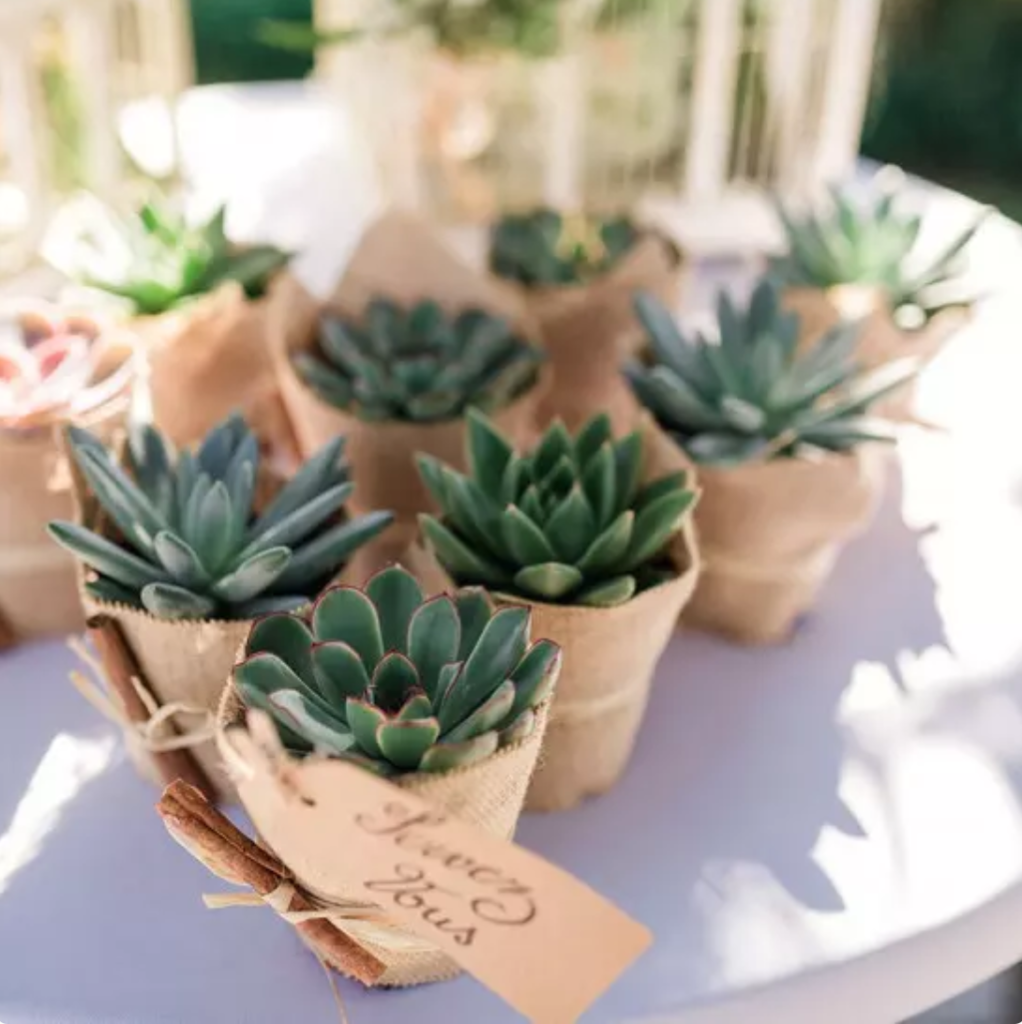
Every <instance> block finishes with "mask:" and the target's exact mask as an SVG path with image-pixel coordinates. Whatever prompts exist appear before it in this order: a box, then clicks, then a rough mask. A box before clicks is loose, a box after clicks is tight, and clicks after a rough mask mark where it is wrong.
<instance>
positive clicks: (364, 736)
mask: <svg viewBox="0 0 1022 1024" xmlns="http://www.w3.org/2000/svg"><path fill="white" fill-rule="evenodd" d="M344 710H345V717H346V718H347V720H348V727H349V728H350V729H351V731H352V733H353V734H354V736H355V740H356V742H357V743H358V745H359V746H360V747H361V748H362V750H364V751H365V752H366V753H367V754H368V755H369V756H370V757H374V758H382V757H383V751H382V750H380V744H379V741H378V740H377V736H378V735H379V730H380V726H382V725H386V723H387V716H386V715H385V714H384V713H383V712H382V711H381V710H380V709H379V708H378V707H376V706H375V705H373V704H370V703H369V701H367V700H358V699H356V698H354V697H349V698H348V701H347V703H346V704H345V709H344Z"/></svg>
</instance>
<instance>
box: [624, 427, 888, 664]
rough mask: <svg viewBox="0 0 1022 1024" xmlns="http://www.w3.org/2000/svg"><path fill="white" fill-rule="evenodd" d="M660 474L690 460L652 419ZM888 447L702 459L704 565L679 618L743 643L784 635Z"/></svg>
mask: <svg viewBox="0 0 1022 1024" xmlns="http://www.w3.org/2000/svg"><path fill="white" fill-rule="evenodd" d="M644 429H645V435H646V442H647V452H648V457H649V458H650V460H651V463H652V464H653V465H654V466H656V467H657V469H658V472H660V473H667V472H671V471H673V470H676V469H681V468H686V467H688V466H691V462H690V461H689V460H688V458H687V457H686V456H685V454H684V453H683V452H682V451H681V450H680V449H679V448H678V447H677V445H675V444H674V442H673V441H672V440H671V439H670V438H669V437H667V436H666V435H665V434H664V433H663V432H662V431H660V430H659V428H657V427H656V426H655V425H654V424H652V423H650V422H649V421H647V422H646V424H645V428H644ZM887 456H888V453H887V451H886V450H885V449H884V448H883V447H882V446H881V445H863V446H862V447H860V448H858V449H856V450H855V452H853V453H851V454H842V455H838V454H833V455H826V456H823V457H821V458H820V459H818V460H817V459H813V460H809V459H786V458H776V459H770V460H767V461H759V462H749V463H746V464H743V465H741V466H736V467H733V468H717V467H714V466H705V465H700V466H699V467H698V472H699V485H700V489H701V492H702V494H701V496H700V499H699V504H698V506H697V507H696V512H695V525H696V532H697V534H698V536H699V545H700V553H701V556H702V558H703V569H702V574H701V576H700V579H699V584H698V586H697V587H696V590H695V594H694V595H693V596H692V600H691V601H690V602H689V603H688V605H687V607H686V608H685V611H684V613H683V615H682V623H683V624H685V625H690V626H694V627H696V628H699V629H707V630H711V631H713V632H717V633H722V634H724V635H725V636H728V637H731V638H732V639H735V640H738V641H740V642H742V643H749V644H768V643H776V642H779V641H781V640H784V639H785V638H786V637H787V636H788V635H789V634H790V633H791V631H792V629H793V628H794V626H795V624H796V621H797V619H798V618H799V616H801V615H802V614H804V613H805V612H807V611H808V610H809V609H810V608H811V607H812V606H813V604H814V603H815V601H816V597H817V594H818V593H819V591H820V588H821V587H822V586H823V584H824V583H825V582H826V580H827V577H828V576H829V575H830V572H831V569H832V567H833V565H834V562H835V560H836V558H837V556H838V554H839V553H840V551H841V548H842V547H843V546H844V545H845V544H846V543H847V542H848V541H849V540H850V539H851V538H852V537H854V536H855V535H856V534H858V533H860V532H861V531H862V530H864V529H865V528H866V526H867V525H868V524H869V522H870V521H871V519H872V517H873V514H874V512H875V511H876V508H877V505H878V503H879V499H880V495H881V492H882V490H883V484H884V478H885V475H886V472H885V471H886V466H887Z"/></svg>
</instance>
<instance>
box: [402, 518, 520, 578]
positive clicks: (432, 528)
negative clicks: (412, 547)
mask: <svg viewBox="0 0 1022 1024" xmlns="http://www.w3.org/2000/svg"><path fill="white" fill-rule="evenodd" d="M419 526H420V528H421V529H422V533H423V536H424V537H425V538H426V540H427V541H428V542H429V544H430V546H431V547H432V548H433V551H434V552H435V554H436V556H437V559H438V560H439V561H440V564H441V565H443V567H444V568H445V569H446V570H447V571H448V572H449V573H450V574H451V576H453V577H454V579H455V581H457V582H463V581H464V582H473V583H483V584H487V585H489V586H500V585H501V584H502V583H505V582H506V581H507V573H506V572H505V571H504V569H503V568H501V566H499V565H498V564H497V563H496V562H494V561H492V560H490V559H489V558H487V557H486V556H484V555H482V554H480V553H479V552H478V551H473V550H472V549H471V548H470V547H469V546H468V545H467V544H466V543H465V542H464V541H463V540H461V539H460V538H459V537H457V536H456V535H455V534H454V533H452V532H451V531H450V530H449V529H448V528H447V527H446V526H444V524H443V523H441V522H440V521H439V520H437V519H434V518H433V516H430V515H420V516H419Z"/></svg>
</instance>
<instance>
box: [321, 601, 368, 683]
mask: <svg viewBox="0 0 1022 1024" xmlns="http://www.w3.org/2000/svg"><path fill="white" fill-rule="evenodd" d="M312 631H313V633H314V634H315V636H316V639H317V640H340V641H343V642H344V643H346V644H348V645H349V646H350V647H351V648H352V649H353V650H354V651H355V653H356V654H357V655H358V656H359V657H360V658H361V659H362V663H363V664H364V665H365V668H366V671H367V672H368V673H370V674H371V673H372V672H374V671H375V669H376V665H377V663H378V662H379V660H380V658H382V657H383V635H382V633H381V632H380V620H379V618H378V617H377V614H376V606H375V605H374V604H373V602H372V601H371V600H370V599H369V598H368V597H366V595H365V594H364V593H363V592H362V591H361V590H356V589H355V588H354V587H331V589H330V590H328V591H327V592H326V593H325V594H324V595H323V596H322V597H321V598H320V599H319V600H318V601H317V602H316V603H315V605H313V608H312Z"/></svg>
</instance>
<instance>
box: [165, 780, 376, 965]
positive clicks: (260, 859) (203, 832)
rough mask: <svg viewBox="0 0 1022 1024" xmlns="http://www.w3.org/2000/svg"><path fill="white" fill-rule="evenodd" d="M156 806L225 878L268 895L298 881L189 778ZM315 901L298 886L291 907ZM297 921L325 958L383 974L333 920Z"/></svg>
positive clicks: (169, 827) (187, 846) (173, 786)
mask: <svg viewBox="0 0 1022 1024" xmlns="http://www.w3.org/2000/svg"><path fill="white" fill-rule="evenodd" d="M156 810H157V813H158V814H159V815H160V817H161V818H162V819H163V823H164V825H165V826H166V827H167V831H168V832H169V833H170V834H171V835H172V836H173V837H174V839H176V840H177V841H178V842H179V843H180V844H181V845H182V846H184V847H185V849H186V850H188V851H189V853H191V854H192V856H194V857H195V858H196V859H198V860H200V861H202V863H203V864H205V865H206V867H208V868H209V869H210V871H212V872H213V873H214V874H215V875H217V876H218V877H220V878H222V879H224V881H227V882H231V883H233V884H235V885H247V886H249V887H250V888H252V889H253V890H255V892H257V893H258V894H259V895H260V896H268V895H269V894H270V893H271V892H273V891H274V890H275V889H277V888H278V887H279V886H280V885H281V883H283V882H290V883H291V884H292V885H294V884H295V878H294V875H293V874H292V873H291V871H289V870H288V868H287V866H286V865H285V864H284V863H283V862H282V861H281V860H279V859H278V858H277V857H276V856H274V855H273V854H272V853H270V852H269V851H268V850H264V849H263V848H262V847H260V846H258V845H256V844H255V843H254V842H252V840H251V839H249V838H248V836H246V835H245V834H244V833H243V832H241V831H240V830H239V829H237V828H235V826H234V825H233V824H232V823H231V822H230V821H229V820H228V819H227V818H226V817H224V815H223V814H221V813H220V812H219V811H218V810H217V809H216V808H215V807H214V806H213V805H212V804H210V802H209V801H208V800H207V799H206V797H205V796H203V794H202V793H201V792H200V791H199V790H197V789H195V788H194V787H192V786H189V785H188V784H187V783H185V782H182V781H180V780H178V781H176V782H172V783H171V784H170V785H169V786H167V788H166V789H165V790H164V792H163V796H162V797H160V801H159V803H157V805H156ZM315 906H316V905H315V903H314V902H313V901H312V900H311V899H310V898H309V897H308V895H307V894H306V893H304V892H302V890H301V889H300V888H299V887H297V886H296V887H295V893H294V896H293V897H292V899H291V904H290V906H289V907H288V910H290V911H296V912H301V911H308V910H314V909H315ZM294 927H295V928H297V929H298V931H299V932H301V933H302V935H303V936H304V938H305V939H306V941H307V942H308V943H309V944H310V945H311V946H312V947H313V948H314V949H315V950H317V951H318V952H319V953H320V955H321V956H322V957H323V958H324V959H325V960H326V961H327V962H329V963H330V964H332V965H333V966H334V967H336V968H337V969H338V970H339V971H341V972H342V973H344V974H347V975H348V976H350V977H352V978H354V979H355V980H356V981H361V982H362V983H363V984H366V985H371V984H373V983H374V982H376V981H378V980H379V979H380V978H381V977H382V976H383V973H384V971H385V970H386V965H385V964H384V963H383V962H382V961H380V960H378V959H377V958H376V957H375V956H373V955H372V954H371V953H370V952H368V950H365V949H363V948H362V947H361V946H360V945H359V944H358V943H357V942H355V940H354V939H352V938H350V937H349V936H347V935H345V933H344V932H342V931H340V930H339V929H338V928H335V927H334V926H333V925H332V924H331V923H330V922H329V921H326V920H322V921H302V922H300V923H298V924H296V925H294Z"/></svg>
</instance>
